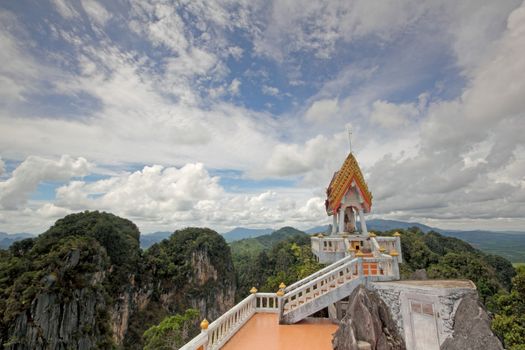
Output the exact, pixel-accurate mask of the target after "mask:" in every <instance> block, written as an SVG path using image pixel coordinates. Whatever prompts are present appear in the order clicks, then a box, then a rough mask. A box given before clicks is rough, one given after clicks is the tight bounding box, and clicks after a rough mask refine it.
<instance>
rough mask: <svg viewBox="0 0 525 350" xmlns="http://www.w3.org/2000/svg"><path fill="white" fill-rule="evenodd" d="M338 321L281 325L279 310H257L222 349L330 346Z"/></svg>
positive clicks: (309, 349) (317, 349) (328, 348)
mask: <svg viewBox="0 0 525 350" xmlns="http://www.w3.org/2000/svg"><path fill="white" fill-rule="evenodd" d="M337 328H338V325H336V324H334V323H332V322H331V321H330V320H322V319H321V320H320V319H317V320H313V319H307V320H303V321H301V322H299V323H297V324H293V325H279V317H278V315H277V314H265V313H260V314H255V315H254V316H253V317H252V318H251V319H250V320H249V321H248V322H247V323H246V324H245V325H244V326H243V327H242V328H241V329H240V330H239V331H238V332H237V334H235V335H234V336H233V338H231V339H230V340H229V341H228V342H227V343H226V344H225V345H224V346H223V347H222V349H225V350H240V349H251V350H281V349H282V350H284V349H301V350H323V349H326V350H331V349H332V335H333V334H334V333H335V332H336V331H337Z"/></svg>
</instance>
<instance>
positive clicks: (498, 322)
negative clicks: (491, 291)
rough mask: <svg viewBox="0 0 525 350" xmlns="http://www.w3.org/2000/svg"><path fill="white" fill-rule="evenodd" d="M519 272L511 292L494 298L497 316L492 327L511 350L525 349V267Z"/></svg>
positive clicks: (514, 279)
mask: <svg viewBox="0 0 525 350" xmlns="http://www.w3.org/2000/svg"><path fill="white" fill-rule="evenodd" d="M517 272H518V274H517V275H516V276H515V277H514V278H513V279H512V289H511V291H510V293H506V292H501V293H498V294H497V295H496V296H495V297H494V298H493V303H494V307H495V309H496V316H495V317H494V320H493V321H492V329H493V330H494V332H496V334H498V335H499V336H500V338H502V339H503V341H504V343H505V347H506V348H507V349H509V350H525V267H524V266H521V267H520V268H518V271H517Z"/></svg>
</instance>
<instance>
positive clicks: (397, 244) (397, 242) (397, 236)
mask: <svg viewBox="0 0 525 350" xmlns="http://www.w3.org/2000/svg"><path fill="white" fill-rule="evenodd" d="M394 237H395V238H396V242H395V245H396V248H395V249H396V250H397V251H398V252H400V251H401V234H400V233H399V232H396V233H394Z"/></svg>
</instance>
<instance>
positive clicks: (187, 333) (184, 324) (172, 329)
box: [144, 309, 199, 350]
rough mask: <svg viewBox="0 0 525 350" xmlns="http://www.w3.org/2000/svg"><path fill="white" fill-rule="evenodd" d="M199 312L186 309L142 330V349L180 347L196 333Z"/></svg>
mask: <svg viewBox="0 0 525 350" xmlns="http://www.w3.org/2000/svg"><path fill="white" fill-rule="evenodd" d="M198 321H199V312H198V311H197V310H195V309H188V310H186V311H185V312H184V314H182V315H181V314H177V315H175V316H169V317H166V318H165V319H164V320H162V322H161V323H160V324H159V325H157V326H152V327H150V328H149V329H148V330H147V331H146V332H144V350H173V349H178V348H180V347H182V346H183V345H184V344H186V343H187V342H188V341H190V340H191V339H192V338H193V337H195V336H196V335H197V334H198V332H199V331H198V328H197V327H195V323H196V322H198Z"/></svg>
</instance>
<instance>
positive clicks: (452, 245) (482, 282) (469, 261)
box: [380, 228, 516, 303]
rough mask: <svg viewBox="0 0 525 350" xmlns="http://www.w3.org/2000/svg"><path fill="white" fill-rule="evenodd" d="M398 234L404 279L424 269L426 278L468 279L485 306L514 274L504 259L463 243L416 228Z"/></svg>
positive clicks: (507, 286)
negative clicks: (399, 236) (476, 289)
mask: <svg viewBox="0 0 525 350" xmlns="http://www.w3.org/2000/svg"><path fill="white" fill-rule="evenodd" d="M393 232H394V231H391V232H385V233H380V234H382V235H391V234H393ZM400 232H401V249H402V252H403V259H404V264H401V265H400V267H401V274H402V278H408V277H409V276H410V275H411V274H412V272H414V271H415V270H417V269H426V271H427V274H428V277H429V278H434V279H437V278H443V279H458V278H459V279H470V280H472V281H473V282H474V283H475V284H476V287H477V288H478V292H479V294H480V296H481V299H482V300H483V302H485V303H486V302H487V301H488V300H489V298H490V297H492V296H493V295H494V294H496V293H497V292H498V291H500V290H502V289H503V290H508V289H509V288H510V285H511V279H512V277H513V276H514V275H515V274H516V272H515V270H514V268H513V267H512V264H511V263H510V262H509V261H507V260H506V259H504V258H502V257H499V256H496V255H489V254H485V253H483V252H481V251H480V250H477V249H475V248H473V247H472V246H471V245H470V244H468V243H467V242H464V241H462V240H460V239H458V238H454V237H446V236H442V235H440V234H439V233H436V232H429V233H427V234H425V233H423V232H421V231H420V230H419V229H418V228H411V229H408V230H402V231H400Z"/></svg>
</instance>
